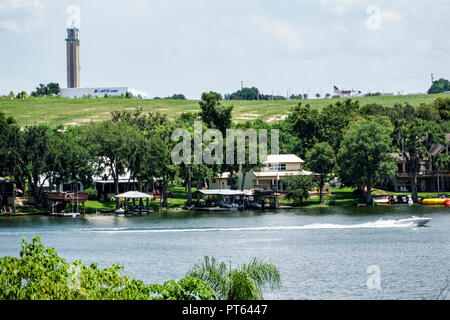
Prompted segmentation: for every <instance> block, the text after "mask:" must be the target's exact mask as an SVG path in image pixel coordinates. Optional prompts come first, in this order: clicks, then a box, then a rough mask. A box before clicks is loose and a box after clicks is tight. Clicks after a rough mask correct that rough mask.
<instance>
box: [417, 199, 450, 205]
mask: <svg viewBox="0 0 450 320" xmlns="http://www.w3.org/2000/svg"><path fill="white" fill-rule="evenodd" d="M422 204H423V205H426V206H448V205H450V199H446V198H434V199H423V200H422Z"/></svg>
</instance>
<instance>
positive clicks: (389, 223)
mask: <svg viewBox="0 0 450 320" xmlns="http://www.w3.org/2000/svg"><path fill="white" fill-rule="evenodd" d="M408 227H415V225H414V224H413V223H398V221H397V220H383V219H380V220H377V221H374V222H366V223H361V224H349V225H343V224H331V223H313V224H308V225H304V226H260V227H205V228H161V229H157V228H129V227H128V228H126V227H120V228H78V229H65V230H45V231H40V232H39V234H46V233H67V232H79V233H104V234H126V233H181V232H239V231H249V232H251V231H283V230H284V231H292V230H320V229H364V228H367V229H368V228H408ZM24 233H27V232H2V231H0V235H7V234H8V235H12V234H18V235H20V234H24ZM30 233H34V232H30Z"/></svg>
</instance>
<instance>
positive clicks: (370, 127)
mask: <svg viewBox="0 0 450 320" xmlns="http://www.w3.org/2000/svg"><path fill="white" fill-rule="evenodd" d="M390 149H391V140H390V137H389V133H388V132H387V131H386V130H385V128H384V127H382V126H381V125H380V124H378V123H376V122H373V121H368V120H362V121H359V122H357V123H355V124H353V125H352V126H351V127H350V129H349V130H348V132H347V134H346V135H345V136H344V140H343V141H342V145H341V148H340V149H339V153H338V157H337V163H338V175H339V177H340V179H341V181H342V182H343V183H344V184H346V185H350V186H353V187H357V188H359V189H361V190H365V192H366V201H367V202H370V201H371V197H372V195H371V194H372V187H374V186H375V185H376V184H378V183H381V182H384V181H385V180H386V179H387V178H388V177H389V176H391V175H392V174H394V173H395V170H396V166H395V162H394V158H393V157H392V156H391V155H390V154H389V152H390Z"/></svg>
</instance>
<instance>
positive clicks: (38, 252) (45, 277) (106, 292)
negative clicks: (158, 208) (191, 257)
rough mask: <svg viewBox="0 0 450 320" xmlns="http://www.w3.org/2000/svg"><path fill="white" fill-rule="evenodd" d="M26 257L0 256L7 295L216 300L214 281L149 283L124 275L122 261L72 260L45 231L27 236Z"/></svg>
mask: <svg viewBox="0 0 450 320" xmlns="http://www.w3.org/2000/svg"><path fill="white" fill-rule="evenodd" d="M21 246H22V250H21V251H20V258H16V257H2V258H0V299H3V300H5V299H6V300H49V299H50V300H80V299H81V300H92V299H94V300H100V299H101V300H116V299H117V300H131V299H132V300H148V299H152V300H215V299H216V298H217V295H216V293H215V292H214V291H213V290H212V289H211V286H210V285H209V284H208V283H206V282H203V281H201V280H200V279H198V278H195V277H185V278H183V279H181V280H180V281H178V282H176V281H174V280H170V281H167V282H165V283H164V284H162V285H160V284H145V283H144V282H142V281H140V280H134V279H131V278H130V277H129V276H123V275H121V272H122V271H123V267H122V266H121V265H118V264H114V265H112V266H109V267H106V268H104V269H101V268H99V267H98V265H97V264H95V263H94V264H91V265H90V266H88V265H86V264H83V263H82V262H81V261H75V262H73V263H67V262H66V260H64V259H63V258H61V257H60V256H58V254H57V252H56V251H55V249H53V248H46V247H44V245H43V244H42V243H41V240H40V239H39V237H35V238H33V240H32V241H31V243H29V242H28V241H27V240H26V239H23V240H22V243H21Z"/></svg>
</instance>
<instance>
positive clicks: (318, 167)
mask: <svg viewBox="0 0 450 320" xmlns="http://www.w3.org/2000/svg"><path fill="white" fill-rule="evenodd" d="M335 164H336V157H335V155H334V151H333V149H332V148H331V146H330V145H329V144H328V143H326V142H322V143H318V144H316V145H315V146H314V147H313V148H312V149H311V150H310V151H309V152H308V153H307V154H306V166H307V168H308V169H310V170H311V171H312V172H313V173H315V174H317V175H318V180H319V190H320V197H319V203H322V193H323V186H324V185H325V183H326V182H327V180H328V177H329V175H330V174H331V173H332V172H333V169H334V166H335Z"/></svg>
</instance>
